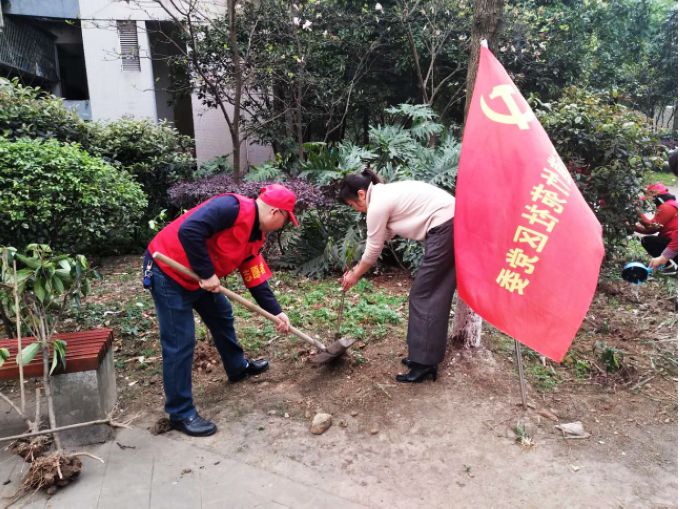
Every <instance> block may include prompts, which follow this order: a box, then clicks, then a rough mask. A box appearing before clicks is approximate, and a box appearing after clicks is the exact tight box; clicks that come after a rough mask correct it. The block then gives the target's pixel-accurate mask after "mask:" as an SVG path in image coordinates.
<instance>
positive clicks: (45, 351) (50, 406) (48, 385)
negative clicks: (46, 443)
mask: <svg viewBox="0 0 680 509" xmlns="http://www.w3.org/2000/svg"><path fill="white" fill-rule="evenodd" d="M47 336H48V333H47V327H46V325H45V321H44V320H43V319H42V318H41V319H40V338H39V339H40V342H41V343H42V345H41V347H42V361H43V389H45V397H46V398H47V414H48V416H49V419H50V428H52V429H54V428H56V427H57V418H56V414H55V413H54V398H53V397H52V381H51V380H50V349H49V339H48V337H47ZM36 404H37V402H36ZM52 437H53V438H54V445H55V446H56V448H57V452H61V451H62V447H61V438H60V437H59V433H58V432H55V433H52Z"/></svg>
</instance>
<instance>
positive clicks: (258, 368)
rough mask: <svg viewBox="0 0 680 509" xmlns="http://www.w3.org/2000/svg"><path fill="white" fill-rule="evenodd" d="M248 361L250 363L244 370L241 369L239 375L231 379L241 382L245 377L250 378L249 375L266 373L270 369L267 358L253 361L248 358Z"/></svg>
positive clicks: (231, 380) (232, 381)
mask: <svg viewBox="0 0 680 509" xmlns="http://www.w3.org/2000/svg"><path fill="white" fill-rule="evenodd" d="M246 362H247V363H248V365H247V366H246V367H245V369H244V370H243V371H241V372H240V373H239V374H238V375H236V376H232V377H229V381H230V382H231V383H233V384H235V383H236V382H240V381H241V380H243V379H244V378H248V377H249V376H255V375H259V374H260V373H264V372H265V371H267V369H269V361H267V360H265V359H260V360H257V361H251V360H248V359H246Z"/></svg>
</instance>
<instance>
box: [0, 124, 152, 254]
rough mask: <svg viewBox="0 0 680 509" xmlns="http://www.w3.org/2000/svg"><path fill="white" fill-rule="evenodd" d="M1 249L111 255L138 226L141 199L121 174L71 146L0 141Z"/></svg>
mask: <svg viewBox="0 0 680 509" xmlns="http://www.w3.org/2000/svg"><path fill="white" fill-rule="evenodd" d="M0 189H1V190H2V191H0V245H3V244H4V245H14V246H16V247H18V248H20V249H21V248H23V247H24V246H26V245H28V244H31V243H49V244H50V245H51V246H53V247H54V248H55V249H57V250H63V251H78V252H88V251H89V252H92V251H95V250H96V251H97V252H99V253H101V252H106V251H110V250H112V249H113V248H114V247H115V246H116V244H117V243H118V242H120V241H121V240H123V239H125V238H126V237H127V236H129V235H130V234H131V233H132V232H133V231H134V228H135V226H136V224H137V222H138V221H139V219H140V217H141V215H142V213H143V211H144V208H145V207H146V204H147V202H146V198H145V197H144V193H143V192H142V190H141V188H140V186H139V184H137V183H136V182H135V181H134V179H133V178H132V177H131V176H130V175H129V174H128V173H127V172H125V171H121V170H118V169H116V168H114V167H113V166H111V165H110V164H107V163H106V162H104V161H102V160H101V159H99V158H96V157H93V156H91V155H90V154H88V153H87V152H85V151H84V150H82V149H81V148H80V147H79V146H77V145H76V144H62V143H60V142H58V141H56V140H45V141H41V140H31V139H28V138H22V139H19V140H16V141H11V140H8V139H6V138H1V137H0Z"/></svg>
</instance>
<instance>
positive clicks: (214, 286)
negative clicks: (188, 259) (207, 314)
mask: <svg viewBox="0 0 680 509" xmlns="http://www.w3.org/2000/svg"><path fill="white" fill-rule="evenodd" d="M198 286H200V287H201V288H203V289H204V290H205V291H206V292H212V293H219V292H220V278H218V277H217V275H215V274H213V275H212V276H210V277H209V278H208V279H201V280H200V281H199V282H198Z"/></svg>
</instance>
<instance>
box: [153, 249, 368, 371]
mask: <svg viewBox="0 0 680 509" xmlns="http://www.w3.org/2000/svg"><path fill="white" fill-rule="evenodd" d="M152 256H153V259H154V260H159V261H161V262H163V263H165V264H166V265H169V266H170V267H172V268H173V269H175V270H177V271H179V272H182V273H183V274H186V275H187V276H189V277H191V278H192V279H195V280H196V281H199V280H200V277H199V276H198V274H196V273H195V272H194V271H192V270H191V269H189V268H187V267H185V266H184V265H182V264H181V263H179V262H176V261H175V260H173V259H172V258H168V257H167V256H165V255H164V254H163V253H159V252H158V251H156V252H155V253H153V255H152ZM219 290H220V293H221V294H223V295H225V296H226V297H228V298H229V299H230V300H235V301H236V302H238V303H239V304H241V305H242V306H245V307H246V308H247V309H249V310H250V311H252V312H254V313H257V314H258V315H260V316H264V317H265V318H267V319H268V320H270V321H272V322H274V323H279V319H278V318H276V317H275V316H274V315H272V314H271V313H269V312H268V311H265V310H264V309H262V308H261V307H260V306H258V305H256V304H253V303H252V302H250V301H249V300H247V299H244V298H243V297H241V296H240V295H239V294H238V293H235V292H232V291H231V290H229V289H228V288H225V287H224V286H222V285H220V289H219ZM290 332H292V333H293V334H295V335H296V336H297V337H299V338H300V339H302V340H304V341H306V342H307V343H309V344H310V345H312V346H314V347H316V348H318V349H319V350H320V352H319V353H318V354H316V355H314V356H312V358H311V360H312V362H314V363H315V364H324V363H326V362H329V361H331V360H332V359H335V358H337V357H340V356H341V355H342V354H344V353H345V351H346V350H347V348H348V347H350V346H351V345H352V344H354V342H355V341H356V339H354V340H351V339H346V338H343V339H340V340H338V341H336V342H334V343H333V344H332V345H331V346H329V347H328V348H326V345H324V344H323V343H321V341H319V340H318V339H314V338H313V337H311V336H308V335H307V334H305V333H304V332H302V331H301V330H299V329H296V328H295V327H293V326H292V325H291V326H290Z"/></svg>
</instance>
